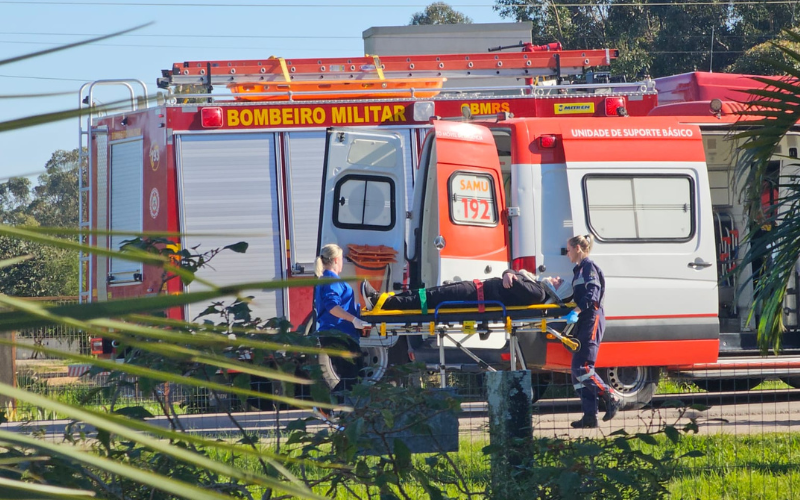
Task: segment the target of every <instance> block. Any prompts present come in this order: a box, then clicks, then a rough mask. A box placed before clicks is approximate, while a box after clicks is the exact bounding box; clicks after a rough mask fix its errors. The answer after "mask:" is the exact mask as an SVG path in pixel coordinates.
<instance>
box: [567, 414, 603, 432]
mask: <svg viewBox="0 0 800 500" xmlns="http://www.w3.org/2000/svg"><path fill="white" fill-rule="evenodd" d="M570 425H572V427H573V428H574V429H595V428H596V427H597V417H596V416H595V415H584V416H583V418H581V419H580V420H576V421H574V422H572V423H571V424H570Z"/></svg>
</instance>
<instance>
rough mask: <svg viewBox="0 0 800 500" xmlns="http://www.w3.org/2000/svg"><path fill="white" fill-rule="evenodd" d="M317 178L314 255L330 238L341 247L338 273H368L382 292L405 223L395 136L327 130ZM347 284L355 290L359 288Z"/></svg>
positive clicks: (397, 258)
mask: <svg viewBox="0 0 800 500" xmlns="http://www.w3.org/2000/svg"><path fill="white" fill-rule="evenodd" d="M322 177H323V181H322V182H323V185H322V196H323V200H322V204H321V208H320V226H319V237H318V240H317V255H319V250H320V248H321V247H322V246H323V245H326V244H328V243H335V244H337V245H339V246H340V247H342V249H343V251H344V256H345V264H344V269H343V270H342V277H345V276H351V277H352V276H365V277H369V279H370V282H371V283H372V284H373V286H374V287H375V288H376V289H378V290H382V291H392V290H394V289H396V288H397V287H399V285H400V284H401V283H402V281H403V266H404V248H405V247H404V245H405V228H406V224H405V214H406V206H405V199H406V192H405V167H404V156H403V150H402V138H401V136H400V135H399V134H398V133H396V132H392V131H382V130H365V129H363V128H358V129H356V128H330V129H328V132H327V137H326V144H325V163H324V167H323V176H322ZM309 182H313V180H312V179H309ZM353 288H354V289H355V290H356V293H358V288H359V287H358V286H354V287H353Z"/></svg>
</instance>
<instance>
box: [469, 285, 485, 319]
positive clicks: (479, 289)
mask: <svg viewBox="0 0 800 500" xmlns="http://www.w3.org/2000/svg"><path fill="white" fill-rule="evenodd" d="M472 282H473V283H475V291H476V292H477V293H478V302H479V303H478V312H479V313H482V312H485V311H486V305H485V304H483V300H484V299H483V281H481V280H472Z"/></svg>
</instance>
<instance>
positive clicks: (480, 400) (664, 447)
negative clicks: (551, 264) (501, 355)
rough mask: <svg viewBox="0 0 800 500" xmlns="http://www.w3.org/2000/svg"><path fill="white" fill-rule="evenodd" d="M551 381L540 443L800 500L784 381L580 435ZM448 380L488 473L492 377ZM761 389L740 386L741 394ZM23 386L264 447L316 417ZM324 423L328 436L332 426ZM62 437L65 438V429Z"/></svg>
mask: <svg viewBox="0 0 800 500" xmlns="http://www.w3.org/2000/svg"><path fill="white" fill-rule="evenodd" d="M748 375H750V376H752V375H753V374H752V372H748ZM546 376H547V379H548V380H547V383H546V388H544V389H543V392H542V397H541V398H540V399H539V400H538V401H536V402H535V403H533V405H532V407H531V409H532V416H531V418H532V420H531V422H532V433H533V436H534V438H535V439H554V440H564V441H565V442H582V441H583V440H585V439H593V440H604V439H608V440H613V439H616V437H617V436H618V434H615V433H620V432H622V431H624V432H625V433H627V434H628V435H635V434H652V435H653V436H654V440H653V441H652V442H651V441H649V440H648V441H643V442H642V443H641V447H642V448H643V449H645V450H649V452H652V453H654V454H655V455H657V456H662V457H663V456H664V454H666V453H668V452H669V451H670V450H671V451H672V452H673V453H674V454H675V455H676V456H681V455H686V456H685V457H684V458H682V459H680V460H679V461H678V462H677V464H676V466H675V467H674V470H673V471H672V476H671V479H670V480H669V482H668V484H667V485H668V488H669V490H670V495H671V498H679V499H687V500H688V499H692V500H695V499H720V498H730V499H772V498H774V499H776V500H777V499H794V498H800V432H798V431H800V417H797V415H800V390H797V389H795V388H794V387H792V386H791V385H788V384H786V383H785V382H784V381H782V380H780V379H779V378H771V377H770V376H768V374H766V373H765V374H764V376H763V377H760V376H759V377H755V378H757V379H759V383H758V385H757V386H756V387H754V388H752V389H750V390H747V391H744V390H738V391H727V390H722V389H729V388H730V387H729V386H726V384H721V386H722V387H719V388H717V387H713V386H711V387H708V389H710V390H706V389H701V388H700V387H698V385H696V384H694V383H692V382H689V381H686V380H681V379H679V378H673V377H663V378H662V379H661V380H660V382H659V384H658V390H657V392H656V394H655V396H654V397H653V398H652V400H651V401H650V402H648V403H647V404H644V405H641V407H636V406H637V405H630V406H629V407H628V408H627V409H624V410H623V411H620V412H619V414H618V415H617V416H616V417H615V418H614V419H612V420H610V421H608V422H604V421H602V415H603V408H602V405H601V408H600V414H599V417H601V418H600V419H599V426H598V427H597V428H595V429H574V428H573V427H572V426H571V423H572V422H574V421H577V420H579V419H580V418H581V408H580V403H579V400H578V399H577V398H576V397H575V394H574V392H573V388H572V384H571V382H570V381H569V379H568V378H567V377H566V376H564V375H563V374H546ZM734 376H735V374H734ZM59 379H63V380H59ZM447 379H448V380H447V382H448V386H449V387H450V389H451V390H452V391H454V392H455V394H456V395H458V396H459V397H460V398H461V400H462V404H461V408H462V412H461V413H460V414H459V415H458V426H457V430H451V432H452V431H454V432H457V440H458V443H459V444H458V448H459V449H460V453H462V454H463V453H464V451H465V450H471V451H469V453H468V456H470V457H471V460H474V462H475V464H474V465H475V467H483V468H488V467H489V466H490V465H489V464H490V458H489V457H486V456H484V455H483V454H482V452H481V449H482V448H483V447H484V446H486V445H488V444H489V443H490V432H489V413H490V412H489V409H488V407H487V403H486V401H487V400H488V399H489V398H488V397H487V394H486V389H485V374H481V373H469V374H457V373H450V374H448V377H447ZM740 380H746V378H742V379H740ZM753 383H755V381H748V382H741V383H740V384H741V385H740V386H739V387H734V388H738V389H742V388H744V387H745V386H746V385H749V384H753ZM18 384H19V387H21V388H25V389H27V390H31V391H34V392H38V393H41V394H45V395H48V396H49V397H52V398H55V399H58V400H61V401H67V402H80V404H81V405H83V406H86V407H96V408H106V409H108V408H111V407H112V406H113V407H115V408H121V407H126V406H142V407H144V408H146V409H147V411H149V412H150V413H151V414H153V415H154V418H153V421H162V422H165V416H164V414H165V411H166V412H170V413H171V414H177V415H180V418H181V420H182V422H183V425H184V426H185V427H186V428H189V429H192V432H199V433H206V434H210V435H216V434H230V433H235V432H236V430H237V428H238V427H241V428H244V429H246V430H248V431H251V432H257V433H260V434H261V435H262V436H264V437H265V438H274V437H275V436H279V435H284V436H285V435H287V433H286V426H287V425H288V424H289V423H290V422H293V421H295V420H297V419H303V418H309V417H312V416H313V414H312V413H311V412H310V411H308V410H300V409H293V408H287V407H285V406H283V405H278V406H274V405H272V404H271V402H270V403H269V404H267V405H264V404H263V403H264V401H263V400H262V401H261V402H259V401H257V400H253V399H249V400H243V399H240V398H239V397H236V396H233V395H230V394H219V393H214V392H213V391H208V390H204V389H202V388H200V389H198V388H195V387H189V386H181V385H176V384H159V385H157V386H155V387H154V388H152V389H147V390H143V387H142V385H141V384H140V383H139V382H138V381H137V380H136V379H134V378H128V377H121V378H115V377H111V376H110V375H109V374H108V373H100V374H95V375H92V374H86V375H83V376H81V377H79V378H75V377H53V376H49V377H43V378H37V377H35V376H30V375H24V374H22V373H20V374H19V375H18ZM409 385H415V386H417V387H422V388H425V387H428V388H431V387H438V386H439V385H440V379H439V374H438V373H425V374H423V376H421V377H417V378H416V379H415V381H414V383H413V384H411V383H409ZM701 385H708V384H707V383H703V384H701ZM540 389H541V387H540ZM265 409H266V411H265ZM234 419H235V420H236V421H237V424H236V425H234V423H233V420H234ZM14 420H16V421H23V420H35V421H37V422H39V423H40V424H44V423H48V424H54V423H57V422H58V421H59V416H58V415H53V414H47V413H42V412H37V411H35V410H33V409H32V408H29V407H28V408H26V407H25V406H21V405H18V406H17V408H16V418H15V419H14ZM315 422H316V421H315ZM316 424H317V425H319V426H320V428H321V429H322V428H326V427H325V425H326V424H325V423H323V422H316ZM7 425H12V424H7ZM165 425H166V424H165ZM667 426H674V427H675V428H676V429H678V430H680V431H681V436H682V437H681V439H680V440H679V441H678V442H677V443H675V444H673V443H672V442H671V441H670V440H669V439H668V438H667V436H666V434H665V433H664V429H665V428H666V427H667ZM54 429H55V430H54V431H53V432H54V433H56V434H57V433H58V429H59V428H58V427H57V426H56V427H54ZM328 430H331V429H328ZM440 437H442V439H443V438H444V436H440Z"/></svg>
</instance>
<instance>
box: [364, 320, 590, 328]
mask: <svg viewBox="0 0 800 500" xmlns="http://www.w3.org/2000/svg"><path fill="white" fill-rule="evenodd" d="M576 321H577V320H576ZM353 326H354V327H356V330H363V329H364V328H366V327H367V324H366V323H364V322H363V321H361V320H360V319H359V318H353Z"/></svg>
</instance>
